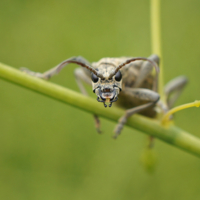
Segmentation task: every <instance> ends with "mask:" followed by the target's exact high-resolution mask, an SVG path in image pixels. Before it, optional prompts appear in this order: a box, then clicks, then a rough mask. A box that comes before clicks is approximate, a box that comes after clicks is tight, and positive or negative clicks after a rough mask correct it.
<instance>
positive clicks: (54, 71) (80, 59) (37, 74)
mask: <svg viewBox="0 0 200 200" xmlns="http://www.w3.org/2000/svg"><path fill="white" fill-rule="evenodd" d="M72 60H73V61H77V62H81V63H83V64H87V65H88V64H89V62H88V61H87V60H86V59H84V58H83V57H81V56H78V57H74V58H70V59H67V60H65V61H63V62H62V63H60V64H59V65H62V67H61V69H62V68H63V67H64V66H65V65H67V64H69V63H66V64H63V63H65V62H66V61H72ZM59 65H57V66H55V67H54V68H52V69H50V70H48V71H46V72H44V73H40V72H33V71H31V70H29V69H27V68H25V67H21V68H20V69H21V70H22V71H24V72H26V73H27V74H29V75H31V76H35V77H38V78H42V79H46V80H48V79H50V78H51V77H52V76H54V75H56V74H58V73H59V72H60V70H59V71H58V67H59ZM89 65H90V64H89Z"/></svg>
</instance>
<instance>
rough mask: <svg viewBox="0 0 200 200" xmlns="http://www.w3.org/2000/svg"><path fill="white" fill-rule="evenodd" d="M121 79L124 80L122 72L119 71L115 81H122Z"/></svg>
mask: <svg viewBox="0 0 200 200" xmlns="http://www.w3.org/2000/svg"><path fill="white" fill-rule="evenodd" d="M121 79H122V74H121V72H120V71H118V72H117V73H116V75H115V80H116V81H121Z"/></svg>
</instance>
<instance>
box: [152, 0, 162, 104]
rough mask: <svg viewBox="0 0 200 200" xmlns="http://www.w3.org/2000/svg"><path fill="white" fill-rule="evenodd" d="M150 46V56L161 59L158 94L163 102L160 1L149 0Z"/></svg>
mask: <svg viewBox="0 0 200 200" xmlns="http://www.w3.org/2000/svg"><path fill="white" fill-rule="evenodd" d="M150 19H151V46H152V54H157V55H158V56H159V57H160V58H161V62H160V65H159V67H160V74H159V84H158V86H159V88H158V91H159V94H160V97H161V99H162V101H163V102H165V94H164V90H163V87H164V78H163V56H162V49H161V22H160V21H161V20H160V0H151V18H150Z"/></svg>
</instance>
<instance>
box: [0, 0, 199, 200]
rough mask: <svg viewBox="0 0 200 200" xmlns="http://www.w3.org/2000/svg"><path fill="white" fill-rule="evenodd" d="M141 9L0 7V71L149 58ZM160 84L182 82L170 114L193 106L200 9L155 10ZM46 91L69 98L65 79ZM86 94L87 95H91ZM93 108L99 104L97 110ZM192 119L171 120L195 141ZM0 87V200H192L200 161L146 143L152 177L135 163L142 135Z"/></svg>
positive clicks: (37, 2) (113, 4) (66, 4)
mask: <svg viewBox="0 0 200 200" xmlns="http://www.w3.org/2000/svg"><path fill="white" fill-rule="evenodd" d="M149 15H150V2H149V1H148V0H140V1H139V0H138V1H136V0H135V1H133V0H127V1H122V0H101V1H94V0H85V1H81V0H76V1H74V0H66V1H64V0H57V1H53V0H48V1H47V0H33V1H27V0H1V1H0V62H3V63H6V64H8V65H11V66H13V67H15V68H19V67H21V66H24V67H28V68H30V69H32V70H34V71H41V72H43V71H45V70H47V69H49V68H51V67H53V66H55V65H57V64H58V63H60V62H61V61H62V60H64V59H67V58H69V57H71V56H77V55H82V56H84V57H85V58H87V59H88V60H89V61H97V60H99V59H100V58H102V57H119V56H149V55H150V54H151V46H150V43H151V42H150V17H149ZM161 21H162V49H163V60H164V76H165V77H164V78H165V83H166V82H167V81H169V80H170V79H172V78H174V77H176V76H178V75H181V74H185V75H187V76H188V78H189V80H190V82H189V84H188V86H187V88H186V89H185V91H184V93H183V94H182V96H181V98H180V99H179V100H178V102H177V105H179V104H182V103H186V102H191V101H194V100H196V99H200V93H199V86H200V78H199V77H200V64H199V55H200V1H199V0H176V1H174V0H173V1H172V0H168V1H162V2H161ZM75 68H76V66H75V65H70V66H69V67H67V68H65V69H64V70H62V73H60V75H59V76H56V77H55V78H53V79H52V81H53V82H56V83H58V84H61V85H64V86H66V87H68V88H71V89H73V90H76V91H79V90H78V87H77V85H76V83H75V80H74V76H73V70H74V69H75ZM87 90H88V91H89V92H90V94H92V92H91V88H90V87H87ZM102 106H103V105H102ZM199 116H200V113H199V110H198V109H197V108H191V109H188V110H184V111H181V112H179V113H177V114H176V117H175V120H176V124H177V126H180V127H181V128H183V129H185V130H186V131H189V132H191V133H192V134H194V135H196V136H200V132H199V128H200V125H199ZM101 122H102V130H103V132H104V134H103V135H98V134H97V133H96V131H95V128H94V122H93V118H92V116H91V115H90V114H88V113H86V112H83V111H80V110H78V109H76V108H73V107H70V106H68V105H65V104H62V103H60V102H57V101H55V100H52V99H50V98H47V97H44V96H42V95H39V94H36V93H34V92H32V91H29V90H27V89H24V88H21V87H18V86H15V85H13V84H11V83H8V82H5V81H3V80H0V133H1V134H0V199H2V200H27V199H30V200H36V199H37V200H46V199H47V200H54V199H70V200H85V199H87V200H93V199H97V200H107V199H109V200H112V199H115V200H122V199H135V200H139V199H140V200H160V199H162V200H168V199H171V200H177V199H181V200H186V199H192V200H196V199H200V160H199V159H198V158H197V157H194V156H192V155H190V154H188V153H185V152H183V151H181V150H179V149H176V148H174V147H172V146H169V145H168V144H166V143H163V142H161V141H158V140H156V146H155V150H156V152H157V157H158V162H157V166H156V170H155V172H154V173H153V174H149V173H147V172H146V171H145V170H144V167H143V166H142V164H141V162H140V157H141V153H142V151H143V149H144V147H145V142H146V135H144V134H142V133H140V132H138V131H136V130H132V129H129V128H125V129H124V130H123V134H122V135H121V136H120V137H119V138H118V139H117V140H116V141H115V140H113V139H111V135H112V132H113V128H114V126H115V123H113V122H110V121H107V120H104V119H101Z"/></svg>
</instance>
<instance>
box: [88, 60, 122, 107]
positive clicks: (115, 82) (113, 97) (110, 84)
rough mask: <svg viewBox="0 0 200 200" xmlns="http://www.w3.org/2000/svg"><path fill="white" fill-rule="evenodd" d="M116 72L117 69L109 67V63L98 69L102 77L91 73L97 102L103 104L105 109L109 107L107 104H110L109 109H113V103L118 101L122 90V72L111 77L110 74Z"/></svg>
mask: <svg viewBox="0 0 200 200" xmlns="http://www.w3.org/2000/svg"><path fill="white" fill-rule="evenodd" d="M114 70H115V67H114V66H112V65H109V63H107V64H104V63H102V64H101V65H100V66H99V67H98V68H97V69H96V71H97V73H98V74H101V77H98V76H97V75H95V74H94V73H91V79H92V87H93V92H94V93H96V95H97V101H99V102H103V103H104V106H105V107H107V105H106V103H109V107H111V106H112V103H113V102H115V101H117V99H118V94H119V92H120V91H121V89H122V74H121V72H120V70H119V71H118V72H117V73H116V74H115V75H113V76H112V77H110V72H112V71H114Z"/></svg>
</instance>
